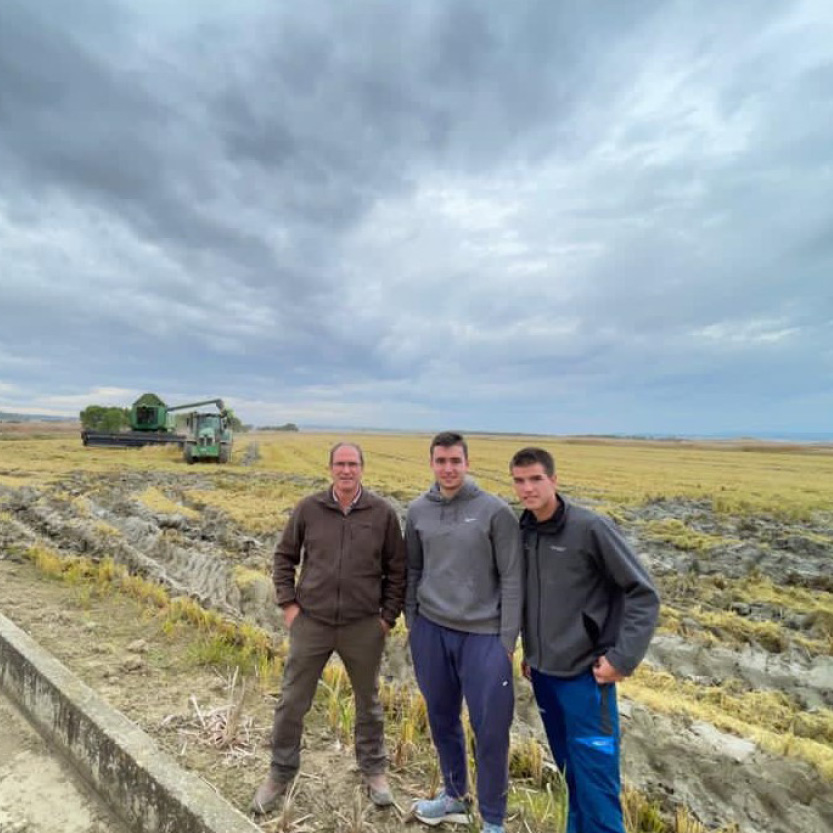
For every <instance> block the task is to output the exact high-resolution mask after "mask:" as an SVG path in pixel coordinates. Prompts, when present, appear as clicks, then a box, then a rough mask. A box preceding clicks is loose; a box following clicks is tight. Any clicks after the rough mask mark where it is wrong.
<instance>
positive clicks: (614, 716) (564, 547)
mask: <svg viewBox="0 0 833 833" xmlns="http://www.w3.org/2000/svg"><path fill="white" fill-rule="evenodd" d="M509 468H510V471H511V473H512V481H513V483H514V487H515V493H516V494H517V496H518V498H519V499H520V501H521V503H522V504H523V505H524V508H525V509H524V512H523V514H522V515H521V533H522V538H523V549H524V592H525V597H524V615H523V643H524V661H525V666H526V668H527V669H528V674H529V677H530V679H531V680H532V685H533V689H534V691H535V699H536V701H537V702H538V706H539V708H540V711H541V719H542V720H543V723H544V729H545V730H546V732H547V738H548V740H549V743H550V748H551V749H552V754H553V756H554V758H555V762H556V764H558V767H559V768H560V769H561V771H562V772H564V773H565V776H566V779H567V787H568V790H569V796H570V808H569V815H568V820H567V831H568V833H624V830H625V827H624V823H623V820H622V807H621V804H620V800H619V792H620V777H619V712H618V709H617V706H616V686H615V683H617V682H619V681H620V680H622V679H624V678H625V677H627V676H628V675H629V674H632V673H633V671H634V670H635V669H636V667H637V665H639V663H640V662H641V661H642V658H643V656H644V655H645V651H646V650H647V648H648V643H649V642H650V640H651V636H652V635H653V632H654V627H655V626H656V622H657V617H658V615H659V597H658V595H657V591H656V589H655V588H654V584H653V582H652V581H651V578H650V576H649V575H648V573H647V572H646V571H645V569H644V567H643V566H642V565H641V564H640V563H639V560H638V559H637V557H636V556H635V555H634V553H633V551H632V550H631V549H630V547H629V546H628V544H627V542H626V541H625V540H624V538H623V537H622V536H621V534H620V533H619V532H618V530H617V529H616V527H615V526H614V525H613V524H612V523H611V522H610V521H609V520H607V518H604V517H602V516H601V515H597V514H596V513H595V512H591V511H590V510H589V509H585V508H583V507H581V506H577V505H575V504H572V503H570V502H569V501H567V500H565V499H564V497H563V496H561V495H559V494H558V491H557V489H558V480H557V478H556V474H555V461H554V460H553V458H552V455H551V454H550V453H549V452H548V451H546V450H545V449H543V448H524V449H521V450H520V451H518V452H517V453H516V454H515V456H514V457H513V458H512V461H511V463H510V464H509Z"/></svg>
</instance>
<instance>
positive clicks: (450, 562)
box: [405, 478, 521, 651]
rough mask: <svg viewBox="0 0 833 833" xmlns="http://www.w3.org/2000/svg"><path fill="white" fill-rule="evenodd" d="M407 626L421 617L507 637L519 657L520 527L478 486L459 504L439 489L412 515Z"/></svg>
mask: <svg viewBox="0 0 833 833" xmlns="http://www.w3.org/2000/svg"><path fill="white" fill-rule="evenodd" d="M405 546H406V549H407V552H408V584H407V593H406V596H405V620H406V621H407V623H408V627H411V626H412V625H413V622H414V619H415V617H416V615H417V613H419V615H420V616H424V617H425V618H426V619H429V620H430V621H432V622H434V623H435V624H438V625H443V626H444V627H447V628H451V629H452V630H457V631H465V632H468V633H486V634H488V633H493V634H500V639H501V642H502V643H503V645H504V647H505V648H506V650H507V651H514V649H515V643H516V642H517V639H518V632H519V630H520V622H521V558H520V546H519V535H518V521H517V519H516V518H515V513H514V512H513V511H512V510H511V509H510V508H509V505H508V504H507V503H506V502H505V501H503V500H501V499H500V498H499V497H496V496H495V495H491V494H489V493H488V492H484V491H481V489H480V488H479V487H478V486H477V485H476V484H475V483H474V481H472V480H470V479H468V478H467V479H466V482H465V483H464V484H463V486H462V487H461V489H460V491H459V492H457V494H456V495H454V497H452V498H450V499H448V498H445V497H443V495H442V492H440V489H439V486H438V485H437V484H436V483H435V484H434V486H432V487H431V489H429V490H428V491H427V492H425V494H423V495H421V496H420V497H418V498H417V499H416V500H415V501H414V502H413V503H411V505H410V507H409V508H408V518H407V521H406V524H405Z"/></svg>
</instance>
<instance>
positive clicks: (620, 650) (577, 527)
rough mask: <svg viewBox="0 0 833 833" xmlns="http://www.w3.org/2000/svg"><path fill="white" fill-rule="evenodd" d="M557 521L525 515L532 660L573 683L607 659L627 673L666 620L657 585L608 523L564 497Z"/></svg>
mask: <svg viewBox="0 0 833 833" xmlns="http://www.w3.org/2000/svg"><path fill="white" fill-rule="evenodd" d="M559 499H560V504H559V507H558V510H557V511H556V513H555V515H554V516H553V517H552V518H550V519H549V520H546V521H543V522H542V523H538V522H537V521H536V519H535V516H534V515H533V514H532V513H531V512H529V511H525V512H524V513H523V514H522V515H521V530H522V535H523V543H524V574H525V576H524V577H525V586H524V625H523V642H524V655H525V657H526V661H527V662H528V663H529V665H531V666H532V667H533V668H535V669H536V670H538V671H542V672H544V673H545V674H552V675H554V676H556V677H571V676H574V675H576V674H580V673H581V672H582V671H585V670H587V669H588V668H589V667H590V666H591V665H592V664H593V663H594V661H595V660H596V658H597V657H599V656H602V655H605V656H606V657H607V659H608V660H609V661H610V663H611V664H612V665H613V667H614V668H615V669H616V670H617V671H619V672H620V673H622V674H625V675H628V674H631V673H633V671H634V669H635V668H636V666H637V665H639V663H640V662H641V661H642V657H643V656H645V651H646V650H647V648H648V643H649V642H650V641H651V636H652V635H653V633H654V628H655V627H656V623H657V618H658V616H659V596H658V595H657V591H656V588H655V587H654V583H653V581H652V580H651V577H650V576H649V575H648V573H647V571H646V570H645V568H644V567H643V566H642V564H640V563H639V559H638V558H637V557H636V555H635V554H634V552H633V550H631V548H630V547H629V546H628V544H627V542H626V541H625V539H624V538H623V537H622V535H621V534H620V533H619V531H618V530H617V528H616V527H615V526H614V525H613V523H611V522H610V521H609V520H608V519H607V518H605V517H602V516H601V515H598V514H596V513H595V512H592V511H590V510H589V509H585V508H584V507H582V506H577V505H575V504H573V503H570V502H569V501H567V500H565V499H564V498H563V497H562V496H560V495H559Z"/></svg>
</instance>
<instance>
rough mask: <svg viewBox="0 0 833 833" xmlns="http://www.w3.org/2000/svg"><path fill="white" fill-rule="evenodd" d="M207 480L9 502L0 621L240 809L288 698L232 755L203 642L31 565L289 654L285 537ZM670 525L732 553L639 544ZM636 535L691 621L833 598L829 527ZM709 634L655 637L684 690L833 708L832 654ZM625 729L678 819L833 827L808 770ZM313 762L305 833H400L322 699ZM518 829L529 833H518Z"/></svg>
mask: <svg viewBox="0 0 833 833" xmlns="http://www.w3.org/2000/svg"><path fill="white" fill-rule="evenodd" d="M228 476H229V477H232V476H235V475H228ZM240 476H245V475H240ZM199 480H200V473H199V471H196V472H194V471H189V472H188V473H184V474H181V475H180V474H171V473H137V472H125V473H120V474H107V475H97V476H93V475H90V474H85V473H73V474H72V475H69V476H66V477H64V478H62V479H61V480H59V481H58V482H57V483H56V484H55V485H53V486H52V487H49V488H48V489H33V488H21V489H11V488H8V487H0V509H2V510H5V512H6V513H7V520H5V521H3V522H0V610H2V612H3V613H4V614H5V615H7V616H9V617H10V618H11V619H12V620H13V621H15V622H17V623H18V624H19V625H20V626H22V627H24V628H25V629H26V630H27V631H29V632H30V633H31V634H32V635H33V636H34V637H35V638H36V639H37V640H38V641H39V642H41V644H43V645H44V647H46V648H47V649H49V650H50V651H52V652H53V653H54V654H55V655H56V656H57V657H58V658H60V659H61V660H62V661H63V662H65V664H67V665H68V666H69V667H70V668H72V669H73V670H74V671H75V672H76V673H78V674H79V675H80V676H81V677H82V678H83V679H84V680H85V681H86V682H87V683H88V684H89V685H91V686H92V687H94V688H96V689H97V690H98V691H99V692H100V693H101V694H102V695H103V696H104V697H105V699H107V700H108V701H109V702H110V703H111V704H112V705H114V706H115V707H116V708H119V709H120V710H122V711H123V712H124V713H125V714H127V715H128V716H129V717H130V718H132V719H133V720H135V721H136V722H137V723H138V724H139V725H141V726H142V727H143V728H144V729H145V730H146V731H148V732H149V733H150V734H151V735H153V736H154V737H155V738H157V740H158V741H159V743H160V745H161V746H162V747H163V748H165V749H166V750H167V751H169V752H170V753H171V754H173V755H174V756H176V757H177V758H179V760H180V761H181V762H182V763H183V764H184V765H185V766H186V767H188V768H189V769H193V770H195V771H197V772H198V773H200V774H201V775H202V776H203V777H204V778H205V779H206V780H208V781H209V782H210V783H212V784H213V785H215V786H216V788H217V789H218V790H219V791H220V792H221V793H222V794H223V795H225V796H226V797H227V798H228V799H229V800H230V801H231V802H232V803H234V804H235V805H236V806H238V807H239V808H240V809H241V810H243V811H244V812H245V811H246V810H247V807H248V802H249V799H250V797H251V794H252V791H253V790H254V788H255V787H256V785H257V783H258V781H259V780H260V779H261V778H262V776H263V775H264V773H265V771H266V768H267V761H268V750H267V747H266V741H267V737H268V729H269V724H270V719H271V710H272V707H273V704H274V695H275V694H276V693H277V692H276V691H263V690H262V689H259V688H257V687H256V686H252V687H251V688H250V690H249V691H248V692H247V693H246V695H245V700H244V704H243V710H242V712H241V719H240V729H239V732H238V733H237V736H236V740H235V743H234V744H232V745H231V747H226V748H219V747H218V746H217V743H216V728H217V727H218V726H220V727H221V726H222V721H223V719H224V715H227V713H228V708H229V705H230V703H231V702H232V700H234V699H235V697H236V696H239V694H240V689H239V687H238V688H236V689H235V690H232V685H231V683H232V681H231V677H230V675H227V674H223V673H220V672H218V671H216V670H213V669H210V668H206V667H203V666H200V665H198V664H197V663H196V662H195V660H194V657H195V655H196V654H197V653H198V647H197V646H196V645H195V641H194V640H195V637H194V636H193V634H189V633H187V632H185V631H181V632H180V631H177V632H175V633H170V632H168V631H166V630H165V629H164V628H163V627H162V623H161V621H160V619H159V617H158V616H157V615H155V614H154V613H153V612H152V611H149V609H148V608H145V607H142V606H140V605H139V604H138V603H135V602H133V601H130V600H125V599H124V598H117V597H114V596H112V595H108V594H106V593H104V594H98V593H91V592H90V591H89V588H85V587H84V586H83V585H77V586H72V585H67V584H66V582H59V581H56V580H48V579H45V578H43V577H42V576H40V575H39V574H38V573H37V571H36V570H35V568H34V567H33V566H32V565H31V563H30V562H29V561H28V560H27V559H26V558H25V557H24V555H23V553H24V551H25V549H26V548H27V547H28V546H31V545H32V544H35V543H46V544H48V545H49V546H50V547H51V548H53V549H54V550H56V551H58V552H59V553H61V554H63V555H73V554H75V555H79V554H81V555H86V556H89V557H91V558H93V559H98V558H102V557H104V556H105V555H107V556H111V557H113V558H115V559H116V561H118V562H119V563H122V564H125V565H127V566H128V567H129V568H130V569H131V571H134V572H136V573H138V574H140V575H143V576H146V577H148V578H152V579H154V580H157V581H159V582H161V583H162V584H164V585H166V586H167V587H168V588H169V589H170V591H171V593H172V594H174V595H183V596H189V597H192V598H194V599H198V600H199V601H200V602H201V603H202V604H203V605H205V606H206V607H211V608H214V609H216V610H219V611H221V612H223V613H225V614H226V615H228V616H230V617H232V618H235V619H244V618H245V619H248V620H250V621H253V622H256V623H257V624H259V625H261V626H263V627H266V628H269V629H271V630H273V631H274V632H275V633H276V634H277V637H276V638H277V639H278V640H280V638H281V635H282V634H281V624H280V621H279V618H278V616H277V615H276V610H275V607H274V604H273V601H272V590H271V584H270V582H269V579H268V574H267V571H268V565H269V562H270V552H271V547H272V545H273V543H274V541H273V539H271V538H267V537H263V536H256V535H253V534H251V533H250V532H249V531H247V530H245V529H241V528H239V527H238V526H236V525H235V524H234V523H232V522H230V521H229V519H228V518H226V517H225V516H224V515H223V513H222V512H219V511H217V510H214V509H203V508H202V507H189V506H188V505H187V501H183V495H184V494H185V492H186V491H187V490H189V489H195V488H201V489H210V488H211V487H212V484H211V481H210V479H208V478H203V480H204V482H199V483H198V482H197V481H199ZM150 485H154V486H156V487H157V488H159V489H160V490H161V491H162V492H163V493H164V494H165V495H166V496H167V497H169V498H170V499H171V500H172V501H175V502H180V503H181V505H182V507H183V511H182V512H174V513H165V514H163V513H158V512H153V511H151V510H149V509H148V508H147V507H146V506H144V505H143V504H142V503H140V502H139V501H138V500H137V496H138V495H139V494H140V493H141V492H143V491H144V490H145V489H146V488H147V487H148V486H150ZM191 509H196V510H197V512H196V513H192V512H189V511H188V510H191ZM663 518H681V519H684V520H686V522H687V523H689V524H690V525H691V526H693V527H695V528H697V529H699V530H700V531H702V532H703V533H704V534H710V535H718V534H719V535H721V536H724V537H725V539H726V540H727V542H729V543H727V544H726V546H725V547H722V548H721V547H718V548H716V549H711V550H709V552H708V553H706V554H704V553H702V552H698V553H692V552H687V551H685V550H680V549H677V548H675V547H673V546H670V545H668V544H661V543H657V542H656V541H653V540H649V539H648V538H643V537H640V530H641V529H643V527H644V524H645V523H646V522H648V521H651V520H656V519H663ZM625 523H626V530H627V532H628V534H629V536H630V537H631V539H632V541H633V543H634V545H635V546H636V548H637V550H638V551H639V552H640V553H641V555H642V557H643V558H644V559H645V561H646V562H647V563H648V565H649V566H650V568H651V569H652V571H653V572H654V574H655V575H656V576H657V579H658V581H659V583H660V586H661V587H665V586H666V585H667V586H668V588H669V593H668V595H670V596H673V597H674V599H675V602H674V603H675V604H676V605H677V606H678V609H679V610H680V611H682V614H683V615H685V610H686V606H687V605H688V604H694V600H695V597H694V596H693V595H692V596H691V597H690V598H686V595H685V593H681V592H680V576H686V575H687V576H692V577H694V579H696V578H697V577H700V576H725V577H728V578H743V577H744V576H746V575H750V574H754V575H755V576H767V577H769V578H771V579H772V580H773V581H775V582H776V583H779V584H795V585H798V586H806V587H817V588H821V589H822V592H826V591H827V590H829V589H830V585H829V583H830V551H829V546H828V545H825V544H824V541H825V540H826V538H825V536H826V535H828V534H829V529H828V528H827V526H826V524H825V523H824V522H822V521H817V522H815V523H813V522H801V523H798V522H795V523H787V522H785V521H779V520H775V519H771V518H744V519H739V518H725V517H721V518H719V517H717V516H714V515H713V513H711V511H710V507H709V505H708V504H707V502H695V501H691V502H684V501H667V502H663V501H656V502H654V503H652V504H651V505H649V506H645V507H642V508H641V509H630V510H628V513H627V517H626V521H625ZM235 567H245V568H247V569H248V570H249V571H254V573H259V574H260V575H259V576H257V575H255V576H254V579H253V578H252V575H253V574H252V573H251V572H249V573H247V576H248V578H247V579H246V581H244V582H241V581H240V580H239V577H238V578H236V575H238V576H239V573H238V574H236V573H235ZM694 579H693V581H694ZM747 608H748V609H741V610H740V611H735V612H739V615H743V616H747V617H752V618H755V617H758V618H759V619H770V620H778V619H779V616H780V617H781V619H782V620H783V612H779V611H777V610H767V609H766V608H765V606H764V607H761V608H758V607H755V606H754V605H752V606H747ZM785 626H786V627H787V630H788V632H791V633H794V634H796V635H806V636H807V637H808V638H814V639H817V638H818V636H819V634H818V622H816V621H813V620H812V619H811V618H810V619H807V618H806V617H805V619H802V618H801V617H793V619H792V620H790V621H788V622H786V623H785ZM700 628H701V626H700V625H698V623H697V622H696V621H694V620H693V619H692V620H691V621H690V622H689V623H688V630H687V632H686V634H685V636H681V635H673V634H665V635H659V636H658V637H657V638H656V640H655V642H654V645H653V646H652V649H651V653H650V655H649V661H650V662H651V663H652V664H654V665H655V666H656V667H658V668H663V669H666V670H668V671H670V672H672V673H673V674H674V675H676V676H678V677H682V678H685V679H692V680H695V681H699V682H702V681H703V680H709V681H712V682H720V681H722V680H726V679H732V680H735V681H737V684H738V685H740V686H744V687H747V688H748V689H750V690H751V689H766V688H773V689H777V690H780V691H786V692H789V693H790V694H791V696H793V697H795V698H798V699H799V701H800V702H801V703H802V704H803V707H804V708H806V709H808V710H811V709H816V708H822V707H828V708H829V707H830V706H833V693H832V692H833V660H831V657H830V655H829V652H828V653H827V654H824V653H818V652H816V653H808V652H807V651H806V650H802V649H800V648H799V647H796V646H794V645H792V643H789V644H787V645H786V646H785V647H784V650H780V651H778V652H773V651H772V650H765V649H764V648H763V647H762V646H759V645H755V644H744V645H733V644H731V643H730V642H727V643H726V644H725V645H723V644H720V645H715V644H714V639H713V638H712V639H711V640H710V641H709V640H700V639H699V638H698V636H699V633H698V630H699V629H700ZM712 637H713V634H712ZM788 642H789V640H788ZM383 673H384V674H385V676H386V677H387V678H389V679H391V680H401V681H412V674H411V669H410V663H409V659H408V656H407V651H406V649H405V645H404V641H403V639H402V638H401V637H394V638H392V639H391V641H390V643H389V645H388V650H387V654H386V659H385V665H384V668H383ZM517 686H518V690H517V694H518V709H517V719H516V726H515V730H516V733H517V734H518V735H528V734H532V735H534V736H536V737H538V738H540V739H541V740H543V735H542V733H541V728H540V723H539V720H538V716H537V713H536V711H535V708H534V705H533V703H532V700H531V697H530V693H529V691H528V689H527V687H526V684H525V683H524V682H523V681H519V682H518V683H517ZM224 710H225V711H224ZM623 716H624V719H623V725H624V756H623V767H624V773H625V776H626V780H627V781H628V782H629V783H630V784H632V785H633V786H635V787H637V788H639V789H640V790H644V791H645V792H647V793H648V794H649V795H651V796H653V797H656V798H657V799H658V800H659V801H660V802H661V803H662V805H663V806H664V807H665V808H667V809H670V808H673V807H675V806H677V805H679V804H684V805H686V806H688V807H689V808H690V809H691V810H692V811H693V812H694V814H695V815H696V817H697V818H699V819H700V821H701V822H703V823H704V824H706V825H708V826H709V827H711V828H717V827H719V826H724V825H729V824H731V823H735V824H737V825H738V828H739V829H740V830H741V831H744V833H747V832H748V833H754V831H762V832H763V831H772V833H782V831H783V833H786V832H787V831H790V833H792V831H796V830H801V831H804V832H805V833H823V831H829V830H831V829H833V785H831V784H830V783H829V782H827V781H825V780H823V779H822V778H821V776H820V775H819V774H818V772H817V771H816V770H815V769H813V768H812V767H811V766H810V765H809V764H807V763H804V762H802V761H801V760H798V759H796V758H787V757H780V756H776V755H771V754H768V753H766V752H764V751H763V750H761V749H760V748H758V747H757V746H756V745H755V744H754V743H753V742H751V741H749V740H745V739H741V738H737V737H735V736H732V735H728V734H725V733H723V732H720V731H718V730H717V729H716V728H714V727H713V726H711V725H710V724H707V723H703V722H697V721H692V720H691V719H690V718H686V717H683V716H670V715H666V714H659V713H654V712H651V711H650V710H648V709H646V708H645V707H643V706H640V705H638V704H636V703H629V702H627V701H625V702H624V703H623ZM305 747H306V748H305V750H304V758H303V765H302V766H303V769H302V777H301V778H300V780H299V793H298V796H297V800H296V805H297V811H296V819H297V822H296V824H295V829H296V830H298V831H300V830H302V829H304V826H305V825H307V829H310V830H324V831H326V830H333V831H336V830H344V829H347V827H348V826H349V823H350V814H351V812H359V810H360V811H361V812H363V813H366V814H367V815H366V816H365V818H366V820H367V821H369V822H370V823H372V825H373V827H374V829H376V830H379V831H394V830H400V829H402V822H401V818H400V815H399V813H398V812H397V810H396V809H394V810H390V811H387V812H378V811H373V810H370V809H369V808H365V807H360V808H359V810H353V809H351V808H353V805H354V804H355V790H356V786H357V785H358V775H357V773H356V771H355V766H354V762H353V757H352V752H351V750H350V748H349V743H347V742H344V741H337V740H335V739H334V736H333V732H332V730H330V729H329V728H328V727H327V726H326V720H325V715H324V706H323V705H322V703H320V702H319V703H318V704H317V705H316V706H315V710H314V712H313V714H312V715H311V717H310V720H309V730H308V732H307V734H306V737H305ZM432 777H434V775H433V774H432V772H431V767H430V765H428V764H427V763H424V762H418V761H415V762H411V763H410V764H409V765H408V766H405V767H403V768H401V769H400V770H398V771H396V770H395V771H394V772H393V773H392V780H393V785H394V788H395V792H396V795H397V798H398V801H399V804H400V808H401V809H402V810H405V809H407V806H408V804H409V802H410V798H411V797H412V796H414V795H418V794H422V793H424V792H425V791H426V790H428V789H429V787H430V781H431V779H432ZM304 816H307V818H306V820H304ZM275 824H276V823H275V821H274V820H266V821H265V822H264V828H265V829H275ZM270 825H271V826H270ZM510 829H515V830H518V829H520V827H519V826H518V825H517V823H513V824H510Z"/></svg>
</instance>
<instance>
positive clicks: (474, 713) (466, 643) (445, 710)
mask: <svg viewBox="0 0 833 833" xmlns="http://www.w3.org/2000/svg"><path fill="white" fill-rule="evenodd" d="M410 641H411V656H412V657H413V660H414V671H415V672H416V678H417V683H418V684H419V687H420V690H421V691H422V695H423V697H425V702H426V705H427V706H428V722H429V724H430V726H431V736H432V737H433V739H434V746H435V747H436V748H437V755H438V756H439V759H440V768H441V769H442V773H443V781H444V784H445V791H446V793H448V795H451V796H455V797H461V796H464V795H465V794H466V793H467V792H468V781H467V776H466V743H465V736H464V734H463V724H462V723H461V721H460V712H461V709H462V706H463V698H464V697H465V700H466V705H467V706H468V709H469V718H470V720H471V726H472V729H473V730H474V739H475V761H476V763H477V800H478V803H479V805H480V814H481V815H482V816H483V819H484V820H485V821H487V822H490V823H491V824H503V817H504V816H505V815H506V794H507V791H508V789H509V727H510V726H511V724H512V713H513V711H514V708H515V692H514V689H513V687H512V663H511V662H510V661H509V655H508V653H507V651H506V648H504V647H503V644H502V643H501V641H500V637H499V636H497V635H496V634H495V635H492V634H480V633H465V632H463V631H455V630H451V629H450V628H444V627H442V626H441V625H437V624H434V623H433V622H430V621H429V620H428V619H424V618H423V617H422V616H417V618H416V621H415V622H414V625H413V627H412V628H411V636H410Z"/></svg>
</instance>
